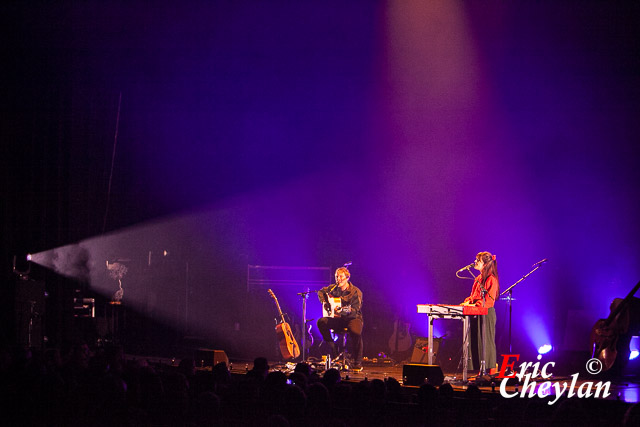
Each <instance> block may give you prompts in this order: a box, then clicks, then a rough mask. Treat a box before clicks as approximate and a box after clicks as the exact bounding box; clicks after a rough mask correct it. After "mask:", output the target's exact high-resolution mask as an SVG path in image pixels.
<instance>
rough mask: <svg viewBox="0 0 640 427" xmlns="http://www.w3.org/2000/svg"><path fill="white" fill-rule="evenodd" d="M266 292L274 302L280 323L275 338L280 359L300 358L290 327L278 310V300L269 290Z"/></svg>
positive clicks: (298, 348)
mask: <svg viewBox="0 0 640 427" xmlns="http://www.w3.org/2000/svg"><path fill="white" fill-rule="evenodd" d="M267 292H269V295H271V298H273V299H274V300H275V302H276V307H277V308H278V315H279V316H280V323H278V324H277V325H276V336H277V337H278V344H279V345H280V353H282V357H283V358H284V359H285V360H289V359H295V358H296V357H298V356H300V347H299V346H298V342H297V341H296V339H295V337H294V336H293V332H292V331H291V326H289V324H288V323H287V322H285V321H284V314H282V310H281V309H280V303H279V302H278V298H276V296H275V294H274V293H273V291H272V290H271V289H269V290H268V291H267Z"/></svg>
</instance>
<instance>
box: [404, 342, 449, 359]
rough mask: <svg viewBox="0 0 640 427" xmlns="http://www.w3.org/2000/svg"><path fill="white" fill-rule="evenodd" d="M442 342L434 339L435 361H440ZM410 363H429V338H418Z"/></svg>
mask: <svg viewBox="0 0 640 427" xmlns="http://www.w3.org/2000/svg"><path fill="white" fill-rule="evenodd" d="M440 341H442V338H434V339H433V361H434V362H435V361H436V360H438V351H439V350H440ZM410 363H429V338H427V337H417V338H416V343H415V344H414V346H413V353H412V354H411V360H410Z"/></svg>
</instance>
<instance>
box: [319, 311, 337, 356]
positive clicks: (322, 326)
mask: <svg viewBox="0 0 640 427" xmlns="http://www.w3.org/2000/svg"><path fill="white" fill-rule="evenodd" d="M337 321H338V319H337V318H331V317H321V318H319V319H318V321H317V322H316V325H317V326H318V331H320V335H322V341H323V342H322V343H321V346H320V349H321V351H323V353H324V352H325V351H326V349H327V348H328V349H329V350H328V351H329V353H330V354H331V357H335V356H336V345H335V343H334V341H333V337H332V336H331V329H335V328H337V327H338V326H339V325H338V324H337V323H338V322H337ZM323 347H324V348H323Z"/></svg>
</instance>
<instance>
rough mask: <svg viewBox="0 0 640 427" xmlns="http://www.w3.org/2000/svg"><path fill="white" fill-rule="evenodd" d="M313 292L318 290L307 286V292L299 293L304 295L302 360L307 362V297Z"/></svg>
mask: <svg viewBox="0 0 640 427" xmlns="http://www.w3.org/2000/svg"><path fill="white" fill-rule="evenodd" d="M312 292H318V291H310V290H309V288H307V291H306V292H300V293H298V294H297V295H300V296H301V297H302V352H301V355H302V359H301V360H300V361H301V362H305V363H306V362H307V357H306V351H307V298H309V294H310V293H312Z"/></svg>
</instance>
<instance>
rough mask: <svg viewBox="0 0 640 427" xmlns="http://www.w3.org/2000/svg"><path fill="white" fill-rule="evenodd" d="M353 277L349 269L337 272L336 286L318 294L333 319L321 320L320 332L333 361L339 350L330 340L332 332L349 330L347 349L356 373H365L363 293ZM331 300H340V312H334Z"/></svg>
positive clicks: (338, 310) (318, 323)
mask: <svg viewBox="0 0 640 427" xmlns="http://www.w3.org/2000/svg"><path fill="white" fill-rule="evenodd" d="M350 277H351V274H350V273H349V270H348V269H347V268H346V267H340V268H338V269H337V270H336V274H335V278H336V283H334V284H332V285H330V286H326V287H324V288H322V289H320V290H319V291H318V299H319V300H320V302H321V303H322V304H323V307H324V309H325V312H327V311H329V312H330V313H331V315H333V316H334V317H321V318H319V319H318V322H317V325H318V330H319V331H320V333H321V334H322V339H323V341H324V345H326V346H328V347H330V350H331V357H335V356H336V346H335V342H334V341H333V338H332V337H331V330H332V329H333V330H334V331H337V332H340V331H342V330H343V329H345V328H346V329H347V333H348V335H349V339H348V341H347V346H348V347H349V353H350V354H351V356H352V357H354V358H355V359H354V361H353V365H352V366H353V369H355V370H360V369H362V326H363V323H362V291H361V290H360V289H358V288H357V287H356V286H355V285H354V284H353V283H351V282H350V281H349V278H350ZM330 298H340V308H338V309H333V308H332V306H331V304H330V303H329V299H330Z"/></svg>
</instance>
